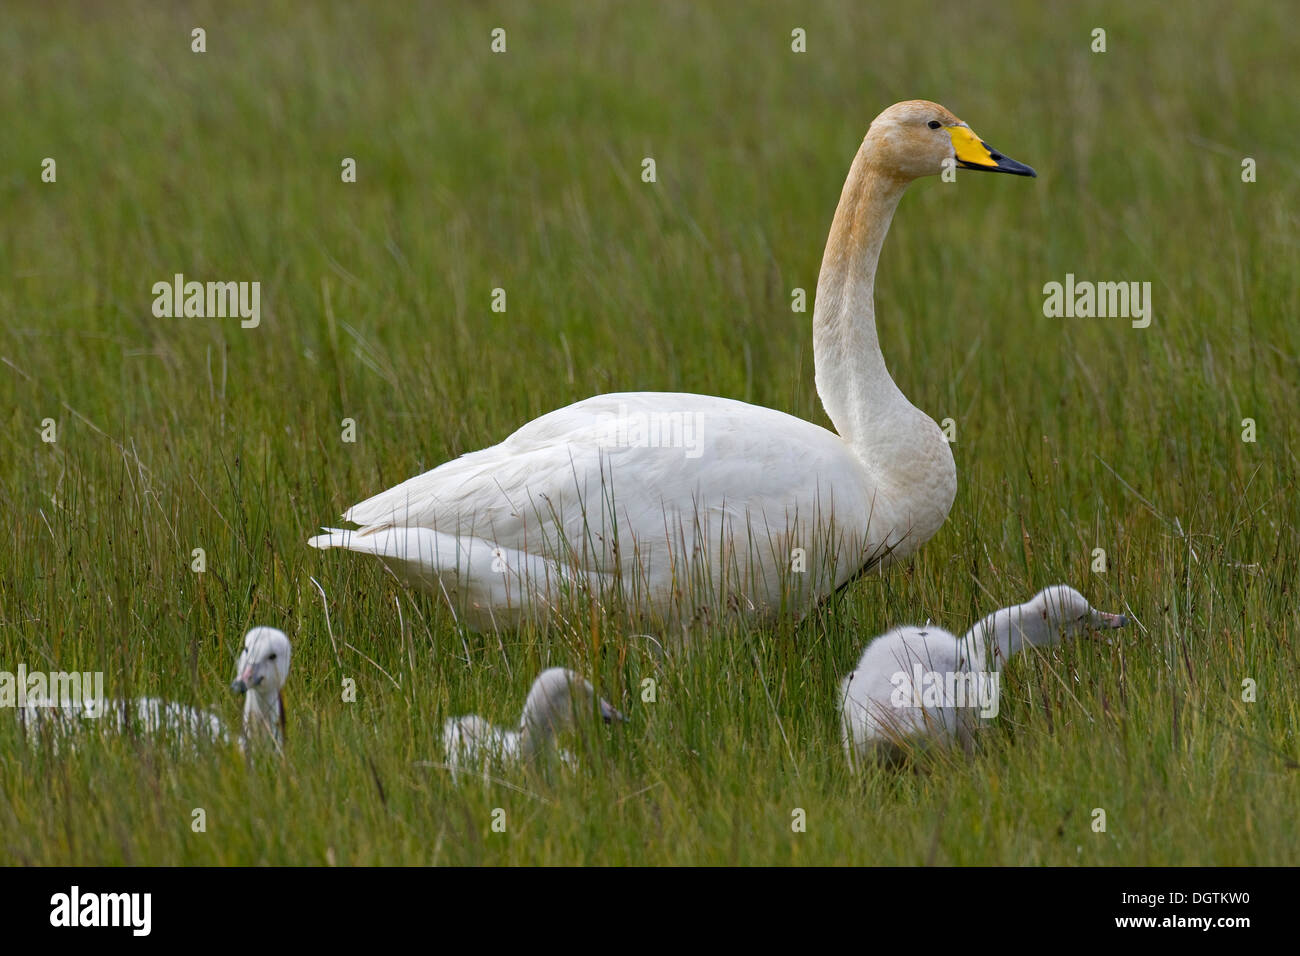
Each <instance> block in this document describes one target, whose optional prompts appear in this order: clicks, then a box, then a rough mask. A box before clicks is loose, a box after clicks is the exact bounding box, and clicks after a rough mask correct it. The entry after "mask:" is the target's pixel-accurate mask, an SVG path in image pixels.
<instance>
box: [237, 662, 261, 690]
mask: <svg viewBox="0 0 1300 956" xmlns="http://www.w3.org/2000/svg"><path fill="white" fill-rule="evenodd" d="M262 677H263V675H261V674H259V675H258V677H257V679H256V680H254V679H253V668H251V667H245V668H244V672H243V673H242V674H240V675H239V676H238V677H236V678H235V680H234V683H232V684H231V685H230V689H231V690H233V691H234V692H235V693H236V694H246V693H248V689H249V688H250V687H256V686H257V685H258V684H260V683H262Z"/></svg>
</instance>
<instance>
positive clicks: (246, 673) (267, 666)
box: [230, 627, 291, 698]
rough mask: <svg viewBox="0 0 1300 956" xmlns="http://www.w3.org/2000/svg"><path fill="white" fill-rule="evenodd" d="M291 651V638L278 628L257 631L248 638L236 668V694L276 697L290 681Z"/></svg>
mask: <svg viewBox="0 0 1300 956" xmlns="http://www.w3.org/2000/svg"><path fill="white" fill-rule="evenodd" d="M290 654H291V648H290V647H289V637H288V635H286V634H285V633H284V631H281V630H280V629H278V628H274V627H255V628H253V629H252V630H251V631H249V632H248V633H247V634H245V635H244V649H243V651H242V652H241V653H240V655H239V662H238V663H237V664H236V665H235V680H234V683H232V684H231V685H230V689H231V690H233V691H234V692H235V693H236V694H244V693H248V692H249V691H251V692H253V693H255V694H257V695H259V696H261V697H266V698H271V697H275V696H277V695H278V694H279V693H280V689H281V688H282V687H284V682H285V681H286V680H288V679H289V659H290Z"/></svg>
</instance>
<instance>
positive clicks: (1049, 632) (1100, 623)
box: [1024, 584, 1128, 644]
mask: <svg viewBox="0 0 1300 956" xmlns="http://www.w3.org/2000/svg"><path fill="white" fill-rule="evenodd" d="M1025 610H1026V612H1027V613H1026V614H1025V615H1024V617H1027V618H1028V619H1029V620H1030V621H1032V622H1035V623H1036V624H1037V625H1038V626H1036V627H1032V628H1031V627H1029V626H1025V627H1024V630H1025V631H1026V635H1027V636H1030V637H1031V643H1034V644H1040V643H1047V642H1050V641H1053V640H1055V639H1056V638H1057V636H1059V635H1063V634H1064V635H1071V634H1078V633H1080V632H1082V631H1085V630H1089V629H1092V630H1109V629H1111V628H1116V627H1123V626H1124V625H1125V624H1127V623H1128V618H1126V617H1125V616H1124V615H1123V614H1108V613H1106V612H1105V611H1098V610H1097V609H1096V608H1094V607H1093V606H1092V605H1091V604H1089V603H1088V599H1087V598H1085V597H1084V596H1083V595H1082V594H1080V593H1079V592H1078V591H1076V590H1075V589H1074V588H1072V587H1068V586H1067V585H1064V584H1056V585H1053V586H1052V587H1050V588H1044V589H1043V590H1041V591H1039V592H1038V593H1037V594H1035V595H1034V598H1033V600H1031V601H1030V602H1029V603H1028V604H1027V605H1025ZM1035 636H1037V637H1039V639H1037V640H1033V639H1032V638H1033V637H1035Z"/></svg>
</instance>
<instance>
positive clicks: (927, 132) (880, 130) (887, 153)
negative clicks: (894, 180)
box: [865, 100, 1038, 180]
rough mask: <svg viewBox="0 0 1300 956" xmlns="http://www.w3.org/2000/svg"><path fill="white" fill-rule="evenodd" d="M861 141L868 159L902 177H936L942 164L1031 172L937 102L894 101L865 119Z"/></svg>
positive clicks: (983, 169)
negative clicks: (868, 120) (866, 127)
mask: <svg viewBox="0 0 1300 956" xmlns="http://www.w3.org/2000/svg"><path fill="white" fill-rule="evenodd" d="M865 145H866V147H867V155H868V156H869V158H870V161H871V162H872V163H873V164H874V165H877V166H879V167H881V168H882V169H884V170H885V171H886V172H888V173H890V174H892V175H894V176H897V177H899V178H902V179H906V180H912V179H919V178H920V177H922V176H937V175H939V174H940V173H942V172H943V171H944V169H945V168H947V167H948V166H951V165H953V164H954V163H955V165H956V166H957V167H958V168H960V169H975V170H982V171H984V172H991V173H1011V174H1012V175H1015V176H1037V175H1038V174H1037V173H1035V172H1034V171H1033V169H1032V168H1030V167H1029V166H1026V165H1024V164H1023V163H1018V162H1016V161H1015V160H1014V159H1011V158H1010V157H1008V156H1003V155H1002V154H1001V153H999V152H998V151H997V150H995V149H994V148H993V147H991V146H989V145H988V144H987V143H985V142H984V141H983V140H981V139H980V138H979V137H978V136H977V135H975V132H974V131H973V130H972V129H971V128H970V127H969V126H967V125H966V124H965V123H964V122H962V121H961V120H960V119H958V118H957V117H956V116H954V115H953V114H952V113H951V112H949V111H948V110H947V109H945V108H944V107H942V106H940V105H939V104H938V103H931V102H930V101H929V100H907V101H905V102H902V103H895V104H894V105H893V106H891V107H889V108H888V109H886V110H885V111H884V112H882V113H881V114H880V115H879V116H877V117H876V118H875V119H874V120H872V121H871V128H870V129H869V130H867V136H866V141H865Z"/></svg>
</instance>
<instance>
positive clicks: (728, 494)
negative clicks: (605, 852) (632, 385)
mask: <svg viewBox="0 0 1300 956" xmlns="http://www.w3.org/2000/svg"><path fill="white" fill-rule="evenodd" d="M954 165H955V166H959V167H962V168H964V169H981V170H988V171H991V172H1004V173H1014V174H1016V175H1021V176H1033V175H1035V173H1034V171H1033V170H1032V169H1030V168H1029V167H1028V166H1024V165H1022V164H1020V163H1017V162H1016V161H1015V160H1012V159H1008V158H1007V157H1005V156H1003V155H1001V154H1000V153H998V152H997V151H995V150H993V149H992V148H990V147H989V146H987V145H986V144H985V143H983V142H982V141H981V140H980V139H979V137H978V136H976V135H975V134H974V133H973V132H972V131H971V129H970V127H969V126H967V125H966V124H965V123H963V122H962V121H961V120H959V119H958V118H957V117H956V116H954V115H953V114H952V113H950V112H949V111H948V110H946V109H944V108H943V107H942V106H939V105H938V104H936V103H929V102H926V101H924V100H912V101H909V102H905V103H897V104H895V105H894V106H891V107H889V109H887V110H885V111H884V112H883V113H881V114H880V115H879V116H877V117H876V119H875V121H874V122H872V124H871V128H870V129H869V130H867V135H866V137H865V138H864V139H863V141H862V146H861V148H860V149H859V150H858V154H857V156H856V157H855V158H854V160H853V165H852V166H851V167H850V169H849V175H848V179H847V180H845V183H844V191H843V192H842V193H841V195H840V204H839V208H838V209H836V211H835V221H834V222H833V223H832V224H831V231H830V236H829V238H828V239H827V242H826V252H825V255H824V256H823V257H822V268H821V275H820V277H819V278H818V280H817V302H816V308H815V310H814V314H813V354H814V358H815V364H816V370H817V392H818V394H819V395H820V396H821V400H822V404H823V405H824V406H825V408H826V413H827V415H829V416H830V420H831V421H832V422H833V423H834V425H835V432H830V431H827V430H826V429H824V428H821V427H819V426H817V425H814V424H811V423H810V422H806V421H803V420H801V419H798V418H794V417H792V416H790V415H787V414H785V413H784V412H778V411H774V410H772V409H770V408H761V407H759V406H756V405H747V404H745V403H744V402H737V401H733V400H731V399H728V398H714V397H712V396H709V395H688V394H682V393H675V392H623V393H616V394H610V395H598V396H596V397H595V398H589V399H587V400H585V401H581V402H578V403H577V404H574V405H570V406H568V407H567V408H561V409H559V410H558V411H554V412H551V413H550V414H548V415H543V416H542V417H541V418H538V419H536V420H535V421H532V422H529V423H528V424H527V425H525V426H523V427H522V428H520V429H519V430H518V431H517V432H515V433H514V434H513V435H511V436H510V437H509V438H507V439H506V440H505V441H503V442H501V443H500V444H499V445H493V446H492V447H491V448H485V449H484V450H482V451H476V452H473V453H471V454H467V455H464V456H463V457H461V458H457V459H455V460H454V461H449V462H447V463H445V464H443V465H440V466H439V467H437V468H434V469H433V470H432V471H428V472H425V473H424V474H422V475H418V476H416V477H414V478H411V479H410V480H408V481H405V482H403V483H402V484H400V485H397V486H396V487H393V488H390V489H388V490H387V491H384V492H381V493H380V494H378V495H375V496H374V497H373V498H369V499H367V500H365V501H363V502H361V503H360V504H357V505H353V506H352V507H351V508H350V509H348V511H347V512H346V514H345V515H344V518H345V520H347V521H350V522H353V523H354V524H358V525H360V526H361V527H360V528H359V529H357V530H352V531H346V530H338V529H324V531H325V533H324V534H320V535H318V536H316V537H314V538H312V539H311V540H310V542H309V543H310V544H311V545H312V546H313V547H316V548H347V549H348V550H351V551H361V552H364V553H367V554H374V555H377V556H379V557H380V558H382V559H383V560H384V561H385V562H386V563H388V564H389V565H390V566H391V567H392V568H393V569H394V570H396V571H398V572H400V573H401V574H403V575H404V576H405V577H407V578H408V579H410V580H412V581H413V582H415V583H417V584H420V585H423V586H425V587H428V588H430V589H431V590H433V591H434V592H435V593H437V594H440V595H442V597H443V598H444V599H446V600H447V602H448V603H449V604H450V605H451V606H452V608H453V609H454V610H455V611H456V612H457V614H458V617H459V619H460V620H461V621H463V622H464V623H465V624H466V625H468V626H469V627H471V628H474V629H477V630H484V629H491V628H494V627H497V626H510V625H514V624H517V623H518V622H519V620H520V618H521V617H528V616H539V617H540V616H546V615H549V614H552V613H562V612H563V611H564V610H565V609H566V608H569V609H572V607H573V605H572V604H571V603H570V600H571V599H572V598H573V597H575V596H580V595H585V596H587V597H588V598H590V599H594V600H597V601H600V602H601V603H602V604H604V605H606V606H608V605H610V604H611V603H614V604H619V605H621V606H622V607H623V608H624V609H625V610H626V611H627V612H628V613H630V614H631V615H632V616H633V617H634V618H638V619H640V620H642V621H644V623H645V625H646V626H647V627H649V628H651V629H655V630H663V629H668V630H675V629H676V628H678V627H689V626H691V625H692V624H700V623H705V622H707V621H708V620H709V619H710V618H711V617H713V616H714V615H715V614H718V613H722V612H727V611H739V612H742V613H747V614H756V613H765V612H774V611H779V610H782V609H784V610H787V611H791V612H793V613H795V614H801V613H803V612H804V611H805V610H807V609H808V608H809V607H810V606H811V605H812V604H813V603H814V602H815V601H817V600H819V599H821V598H822V597H824V596H825V595H827V594H828V593H830V591H832V590H833V589H834V588H836V587H838V586H839V585H841V584H843V583H844V582H845V581H847V580H848V579H850V578H851V577H853V576H854V575H855V574H857V573H859V572H860V571H862V570H864V569H866V568H869V567H873V566H876V565H883V564H884V563H886V562H891V561H896V560H900V559H902V558H906V557H908V556H909V555H911V554H912V553H913V552H915V551H916V550H917V548H919V547H920V546H921V545H922V544H923V543H925V541H927V540H928V539H929V538H930V537H931V536H932V535H933V534H934V533H935V532H936V531H937V530H938V529H939V526H940V525H942V524H943V522H944V519H945V518H946V517H947V515H948V509H949V508H950V507H951V506H952V500H953V495H954V494H955V493H956V488H957V477H956V469H955V466H954V464H953V458H952V452H951V451H950V450H949V448H948V444H947V442H946V441H945V439H944V436H943V434H942V433H941V432H940V430H939V428H938V426H937V425H936V424H935V423H934V421H933V420H932V419H931V418H930V417H929V416H927V415H926V414H925V413H924V412H922V411H920V410H919V409H917V408H915V407H914V406H913V405H912V403H911V402H909V401H908V400H907V398H906V397H905V396H904V395H903V393H902V392H901V391H899V389H898V386H897V385H895V384H894V382H893V379H891V378H890V377H889V372H888V370H887V369H886V368H885V360H884V358H883V357H882V356H881V354H880V345H879V342H878V340H877V337H876V321H875V304H874V302H873V287H874V285H875V276H876V263H877V260H878V259H879V256H880V247H881V244H882V243H883V242H884V240H885V233H886V232H888V230H889V222H890V220H891V218H892V217H893V215H894V209H895V208H896V207H897V205H898V201H899V199H900V198H901V197H902V195H903V190H905V189H906V188H907V185H908V183H910V182H911V181H912V180H913V179H917V178H918V177H921V176H930V175H934V174H936V173H940V172H942V171H943V170H944V168H945V167H952V166H954Z"/></svg>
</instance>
